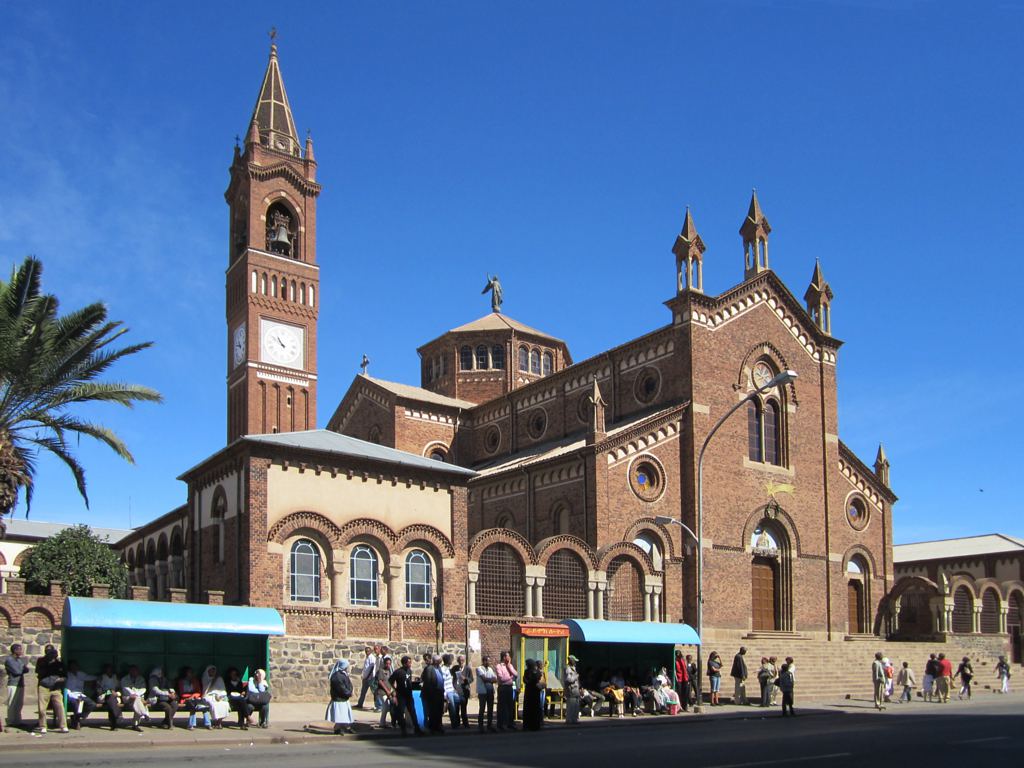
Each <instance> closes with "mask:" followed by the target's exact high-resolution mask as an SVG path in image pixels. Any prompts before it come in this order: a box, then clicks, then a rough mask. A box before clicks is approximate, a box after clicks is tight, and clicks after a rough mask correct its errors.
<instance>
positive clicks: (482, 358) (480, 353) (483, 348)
mask: <svg viewBox="0 0 1024 768" xmlns="http://www.w3.org/2000/svg"><path fill="white" fill-rule="evenodd" d="M476 367H477V370H479V371H485V370H487V369H488V368H489V367H490V366H489V365H488V364H487V345H486V344H481V345H480V346H478V347H477V348H476Z"/></svg>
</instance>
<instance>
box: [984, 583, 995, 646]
mask: <svg viewBox="0 0 1024 768" xmlns="http://www.w3.org/2000/svg"><path fill="white" fill-rule="evenodd" d="M981 631H982V633H984V634H986V635H995V634H998V633H999V593H997V592H996V591H995V590H994V589H992V588H989V589H986V590H985V591H984V592H982V593H981Z"/></svg>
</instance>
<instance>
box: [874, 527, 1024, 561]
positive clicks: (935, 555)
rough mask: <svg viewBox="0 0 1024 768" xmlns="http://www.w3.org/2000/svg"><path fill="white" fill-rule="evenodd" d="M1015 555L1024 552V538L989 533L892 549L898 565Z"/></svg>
mask: <svg viewBox="0 0 1024 768" xmlns="http://www.w3.org/2000/svg"><path fill="white" fill-rule="evenodd" d="M1014 552H1024V539H1018V538H1017V537H1015V536H1007V535H1006V534H1003V533H987V534H984V535H982V536H963V537H961V538H958V539H941V540H939V541H919V542H916V543H913V544H897V545H895V546H893V548H892V559H893V562H895V563H912V562H916V561H918V560H948V559H955V558H963V557H977V556H978V555H996V554H1004V553H1014Z"/></svg>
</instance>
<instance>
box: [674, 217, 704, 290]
mask: <svg viewBox="0 0 1024 768" xmlns="http://www.w3.org/2000/svg"><path fill="white" fill-rule="evenodd" d="M705 250H706V248H705V246H704V241H703V240H701V237H700V235H699V234H697V226H696V225H695V224H694V223H693V216H692V215H691V214H690V206H686V216H685V217H684V218H683V229H682V231H680V233H679V236H678V237H676V242H675V245H673V246H672V253H674V254H675V255H676V293H682V292H683V291H696V292H698V293H703V292H704V251H705Z"/></svg>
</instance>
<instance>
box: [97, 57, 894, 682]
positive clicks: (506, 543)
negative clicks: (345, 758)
mask: <svg viewBox="0 0 1024 768" xmlns="http://www.w3.org/2000/svg"><path fill="white" fill-rule="evenodd" d="M320 192H321V186H320V184H319V183H318V182H317V162H316V159H315V156H314V152H313V143H312V140H311V139H309V138H306V139H305V141H302V140H300V138H299V136H298V134H297V132H296V129H295V120H294V118H293V115H292V110H291V106H290V104H289V102H288V97H287V94H286V91H285V87H284V81H283V79H282V75H281V69H280V64H279V60H278V54H277V49H276V46H273V45H272V46H271V52H270V59H269V63H268V65H267V68H266V72H265V73H264V76H263V81H262V85H261V87H260V92H259V97H258V100H257V102H256V105H255V108H254V110H253V112H252V116H251V119H250V122H249V126H248V130H247V132H246V136H245V140H244V142H243V144H242V145H241V146H236V147H235V150H234V157H233V161H232V163H231V168H230V179H229V182H228V186H227V191H226V192H225V199H226V202H227V206H228V220H229V231H230V235H229V240H228V254H227V262H226V273H225V290H226V323H227V325H226V334H225V338H226V347H225V352H226V355H225V361H226V367H227V444H226V447H224V448H222V449H221V450H219V451H217V452H216V453H214V454H213V455H211V456H210V457H208V458H207V459H206V460H204V461H203V462H201V463H200V464H199V465H197V466H195V467H192V468H191V469H189V470H187V471H186V472H185V473H183V474H182V475H181V478H180V479H182V480H183V481H184V482H185V484H186V485H187V488H188V496H187V501H186V503H185V504H184V505H183V506H182V507H180V508H178V509H176V510H174V511H172V512H170V513H168V514H167V515H164V516H163V517H160V518H158V519H157V520H154V521H153V522H152V523H150V524H148V525H146V526H143V527H142V528H139V529H137V530H136V531H135V532H134V533H133V534H131V535H129V536H128V537H126V538H125V539H123V540H122V541H120V542H119V543H118V545H117V548H118V549H119V550H120V551H121V552H122V554H123V557H124V559H125V561H126V563H127V564H128V566H129V569H130V572H131V575H132V582H133V583H134V584H136V585H147V586H148V587H149V591H150V595H151V599H158V600H160V599H165V600H166V599H186V600H189V601H193V602H224V603H228V604H239V605H256V606H270V607H274V608H277V609H278V610H279V611H280V612H281V614H282V615H283V617H284V621H285V626H286V629H287V633H288V638H292V639H294V638H313V639H314V641H315V642H314V643H313V645H315V646H316V647H323V648H328V647H330V648H334V647H339V644H345V643H349V642H350V641H351V643H352V645H355V644H356V643H357V642H358V643H360V644H361V643H362V642H363V641H374V642H385V643H389V644H390V645H391V646H392V647H400V646H404V647H408V648H410V649H412V648H413V647H414V646H416V647H418V646H417V644H419V645H424V646H433V645H436V644H438V643H441V644H455V645H459V646H460V647H461V646H468V647H469V648H470V650H478V649H480V648H482V649H483V650H484V651H485V652H490V653H491V654H492V656H493V655H494V653H495V652H496V651H498V650H499V649H503V648H507V647H509V644H510V633H511V632H512V631H514V628H515V627H516V626H518V625H521V624H524V623H527V624H544V623H552V624H556V623H558V622H560V621H562V620H566V619H580V620H591V621H607V622H615V621H617V622H633V623H634V624H635V632H636V634H637V636H638V637H640V636H642V635H643V632H644V631H645V629H644V628H645V627H649V626H651V625H654V624H677V625H678V624H679V623H686V624H691V625H696V624H697V619H696V614H697V608H698V600H699V599H700V598H702V599H703V622H702V625H703V626H702V628H703V638H704V644H705V645H707V644H708V643H711V642H720V643H721V644H722V651H723V653H724V652H725V651H727V650H730V649H731V647H732V646H733V644H736V645H738V644H740V643H741V642H746V644H748V645H755V646H756V644H757V642H758V641H759V640H760V641H763V642H764V643H768V644H771V643H772V642H775V641H777V640H779V639H780V638H781V639H786V640H788V641H805V642H812V641H813V642H818V643H828V642H830V641H839V640H844V639H850V638H858V637H869V638H870V637H877V636H878V634H880V633H883V634H884V633H885V632H886V631H887V621H888V619H887V613H886V609H885V606H886V595H887V594H888V593H889V591H890V590H891V588H892V586H893V579H894V569H893V557H892V551H893V550H892V510H893V504H894V503H895V501H896V496H895V495H894V493H893V491H892V489H891V488H890V484H889V463H888V461H887V459H886V456H885V453H884V451H883V450H882V449H881V447H879V450H878V454H877V457H876V458H875V460H874V462H873V465H869V464H867V463H866V462H865V461H863V460H862V459H861V458H859V457H857V456H856V455H855V454H854V453H853V452H852V451H851V450H850V449H849V448H848V447H847V446H846V445H845V444H844V443H843V441H842V440H841V438H840V434H839V424H838V416H837V399H838V393H837V386H836V366H837V364H838V360H839V352H840V347H841V345H842V342H841V341H840V340H839V339H837V338H835V337H834V336H833V335H832V300H833V291H832V288H831V287H830V285H829V283H828V282H827V281H826V279H825V277H824V273H823V270H822V268H821V265H820V264H817V263H811V262H809V263H808V265H807V266H808V272H809V273H810V275H811V279H810V282H809V284H808V285H807V287H806V289H805V290H804V292H803V295H802V299H801V298H798V296H797V295H795V294H794V293H793V292H792V291H791V290H790V289H789V288H788V287H787V286H786V285H785V284H783V282H782V281H781V280H780V279H779V277H778V276H777V275H776V274H775V272H773V271H772V269H771V262H770V258H769V251H770V249H769V242H770V235H771V232H772V227H771V226H770V225H769V222H768V217H767V216H766V215H765V213H764V211H763V210H762V208H761V203H760V201H759V200H758V197H757V195H756V193H755V194H754V195H753V196H752V197H751V199H750V202H749V206H748V207H747V210H746V213H745V215H742V216H737V218H738V219H739V225H740V226H739V233H738V234H739V240H738V242H737V248H736V277H737V280H738V282H737V284H736V285H735V286H734V287H733V288H731V289H729V290H728V291H726V292H724V293H722V294H720V295H718V296H712V295H708V294H706V293H705V292H704V290H703V285H704V280H703V268H704V261H703V257H704V252H705V245H704V242H703V241H702V239H701V236H700V234H699V233H698V230H697V226H696V223H695V220H694V217H693V215H692V214H691V213H690V211H689V210H687V211H686V213H685V215H684V217H683V221H682V227H681V231H680V232H679V234H678V235H677V236H676V237H675V240H674V243H673V244H672V247H671V252H672V254H673V255H674V256H669V255H668V249H666V260H665V265H666V269H665V277H666V280H665V285H666V294H667V299H668V300H667V301H666V302H665V314H664V321H665V322H664V325H661V326H660V327H657V328H653V329H652V330H651V331H650V332H648V333H646V334H644V335H643V336H640V337H638V338H635V339H633V340H631V341H628V342H627V343H625V344H621V345H619V346H616V347H613V348H610V349H607V350H606V351H604V352H602V353H600V354H598V355H595V356H593V357H591V358H589V359H586V360H582V361H576V360H574V358H573V356H572V353H571V351H570V348H569V344H568V343H567V342H566V341H565V340H562V339H559V338H556V337H555V336H553V335H551V334H549V333H547V332H545V331H543V330H540V329H537V328H534V327H531V326H530V325H528V324H527V323H525V322H522V321H520V320H517V319H513V318H511V317H509V316H508V315H506V314H505V313H504V312H502V309H501V303H502V302H501V298H502V297H501V286H500V281H499V280H498V278H492V279H490V281H489V283H488V286H487V288H488V289H489V290H490V291H491V296H492V311H491V312H490V313H488V314H486V315H484V316H483V317H480V318H478V319H475V320H471V321H469V322H467V323H465V324H464V325H460V326H458V327H456V328H452V329H451V330H449V331H447V332H446V333H444V334H442V335H440V336H439V337H437V338H435V339H428V340H424V339H411V340H410V341H411V342H415V343H418V344H420V346H419V347H418V349H417V350H416V352H417V354H418V355H419V358H420V371H421V374H420V381H419V382H418V383H402V382H393V381H387V380H384V379H381V378H376V377H374V376H370V375H368V374H367V371H366V369H365V368H364V371H363V373H362V374H360V375H357V376H356V377H355V379H354V380H353V381H352V383H351V385H350V386H349V387H348V390H347V391H346V392H344V393H343V394H342V395H341V397H340V398H339V399H338V403H337V407H336V408H334V410H333V414H332V415H331V417H330V419H329V420H328V421H327V423H326V425H325V427H324V428H318V424H317V421H316V404H317V315H318V311H319V302H320V298H321V297H320V291H319V288H320V283H319V269H320V267H319V264H318V261H317V239H316V208H317V200H318V197H319V195H320ZM741 210H742V209H741ZM673 264H674V279H673V278H671V277H670V276H671V275H672V272H671V271H670V270H671V268H672V265H673ZM741 266H742V269H740V267H741ZM555 268H557V265H556V266H555ZM410 354H412V350H411V346H410ZM732 411H739V412H738V413H733V414H732V416H731V418H728V419H726V420H725V421H724V422H722V421H720V420H721V419H722V417H723V416H725V415H726V414H729V413H732ZM713 433H714V439H713V440H711V439H710V436H711V435H712V434H713ZM698 518H700V519H698ZM698 539H699V541H698ZM701 570H702V573H701V572H699V571H701ZM282 647H283V646H282ZM282 652H283V651H282ZM730 652H734V649H733V650H732V651H730ZM316 660H317V661H318V660H319V657H317V659H316ZM306 661H308V662H309V663H310V664H312V663H314V662H313V661H310V660H308V659H307V660H306ZM273 663H274V661H272V664H273ZM296 663H300V662H296ZM302 663H304V662H302ZM300 666H301V663H300Z"/></svg>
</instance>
